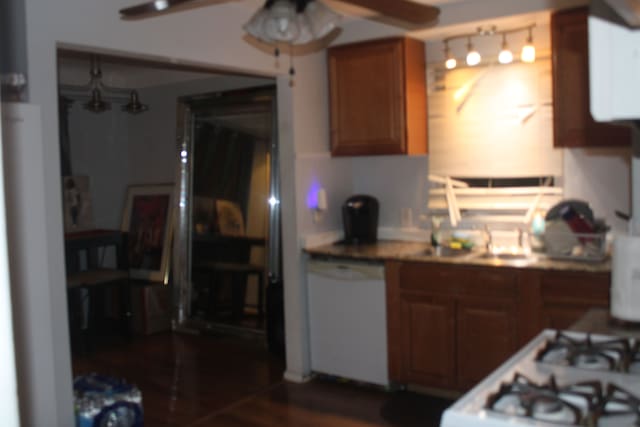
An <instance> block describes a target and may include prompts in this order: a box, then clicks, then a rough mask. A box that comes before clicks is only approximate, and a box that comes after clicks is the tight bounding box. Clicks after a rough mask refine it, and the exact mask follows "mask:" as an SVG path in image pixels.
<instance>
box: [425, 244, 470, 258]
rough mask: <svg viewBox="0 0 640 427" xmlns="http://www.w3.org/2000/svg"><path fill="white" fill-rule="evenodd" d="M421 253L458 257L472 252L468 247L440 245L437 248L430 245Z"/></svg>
mask: <svg viewBox="0 0 640 427" xmlns="http://www.w3.org/2000/svg"><path fill="white" fill-rule="evenodd" d="M422 254H424V255H430V256H437V257H451V258H459V257H464V256H468V255H472V254H473V252H471V250H469V249H451V248H450V247H448V246H440V247H438V248H433V247H430V248H428V249H427V250H425V251H424V252H423V253H422Z"/></svg>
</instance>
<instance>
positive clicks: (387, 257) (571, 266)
mask: <svg viewBox="0 0 640 427" xmlns="http://www.w3.org/2000/svg"><path fill="white" fill-rule="evenodd" d="M430 249H431V246H430V245H429V244H428V243H426V242H410V241H399V240H380V241H378V242H377V243H374V244H366V245H347V244H328V245H322V246H316V247H311V248H306V249H305V252H306V253H308V254H309V255H311V256H312V257H326V258H338V259H351V260H360V261H369V262H376V261H377V262H383V261H391V260H395V261H416V262H437V263H447V264H458V265H480V266H494V267H511V268H529V269H539V270H565V271H585V272H594V273H608V272H610V271H611V262H610V260H605V261H602V262H580V261H558V260H552V259H549V258H547V257H546V256H544V255H539V254H535V255H533V257H532V258H531V259H527V260H503V259H493V258H489V259H487V258H483V257H481V255H482V254H481V253H479V252H472V253H468V254H465V255H457V256H442V255H441V256H437V255H433V253H432V251H431V250H430Z"/></svg>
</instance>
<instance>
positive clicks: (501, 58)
mask: <svg viewBox="0 0 640 427" xmlns="http://www.w3.org/2000/svg"><path fill="white" fill-rule="evenodd" d="M533 27H535V24H531V25H527V26H526V27H519V28H514V29H511V30H504V31H496V27H495V26H492V27H489V28H487V29H484V28H482V27H479V28H478V30H477V31H476V32H475V33H471V34H461V35H456V36H452V37H447V38H446V39H444V40H443V42H444V54H445V67H446V69H447V70H452V69H454V68H456V67H457V65H458V62H457V60H456V58H455V56H454V55H453V54H452V52H451V49H450V43H451V42H452V41H454V40H456V39H466V40H467V56H466V61H465V62H466V64H467V65H468V66H469V67H473V66H476V65H478V64H480V62H482V56H481V55H480V52H478V51H477V50H476V49H475V48H474V45H473V37H480V36H482V37H486V36H494V35H501V36H502V45H501V50H500V53H499V54H498V62H499V63H501V64H510V63H512V62H513V60H514V55H513V52H512V51H511V49H509V45H508V43H507V35H509V34H512V33H517V32H522V31H528V33H529V35H528V37H527V42H526V44H525V45H524V46H523V48H522V52H521V53H520V60H521V61H522V62H526V63H532V62H535V60H536V48H535V46H534V45H533Z"/></svg>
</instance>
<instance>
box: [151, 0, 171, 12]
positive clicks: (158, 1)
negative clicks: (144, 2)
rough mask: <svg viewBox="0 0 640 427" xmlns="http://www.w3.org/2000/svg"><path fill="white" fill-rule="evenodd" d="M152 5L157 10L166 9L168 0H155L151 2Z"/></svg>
mask: <svg viewBox="0 0 640 427" xmlns="http://www.w3.org/2000/svg"><path fill="white" fill-rule="evenodd" d="M153 7H154V8H155V9H156V10H157V11H161V10H165V9H167V8H168V7H169V1H168V0H155V1H154V2H153Z"/></svg>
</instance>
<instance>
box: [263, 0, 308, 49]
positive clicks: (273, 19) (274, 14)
mask: <svg viewBox="0 0 640 427" xmlns="http://www.w3.org/2000/svg"><path fill="white" fill-rule="evenodd" d="M267 13H268V16H267V17H266V18H265V20H264V21H263V23H262V28H263V34H264V35H266V37H267V39H269V40H273V41H276V42H287V43H293V42H294V41H295V40H296V39H297V38H298V36H299V35H300V27H299V26H298V17H297V11H296V6H295V4H294V3H292V2H290V1H289V0H276V1H275V2H274V3H273V5H272V6H271V7H270V8H269V9H268V10H267ZM260 38H261V39H263V40H264V38H262V37H260Z"/></svg>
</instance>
